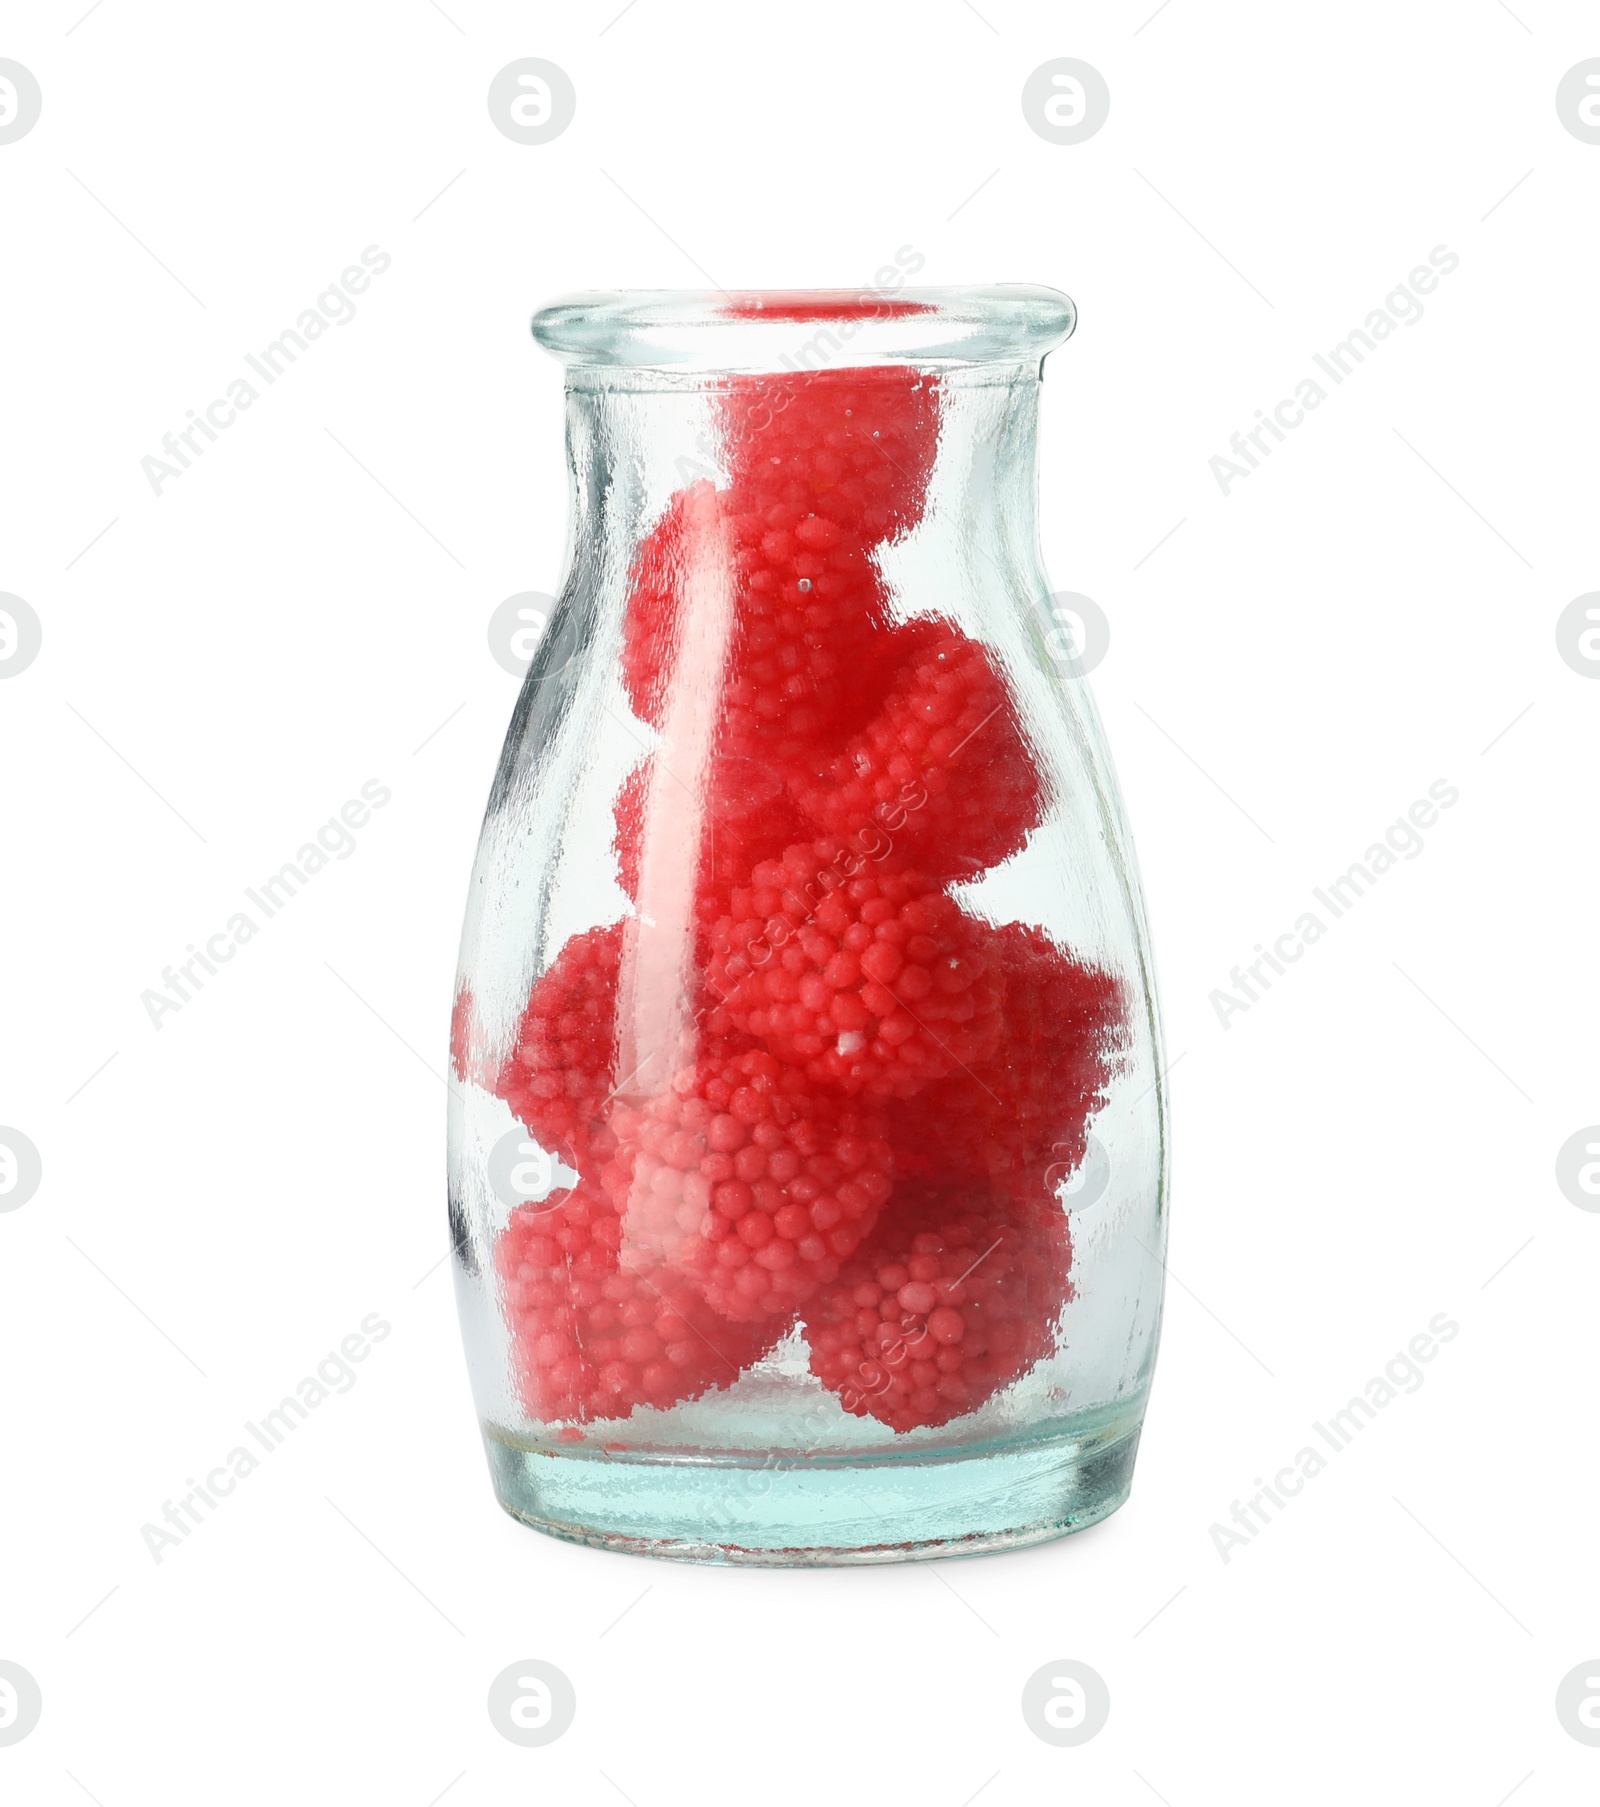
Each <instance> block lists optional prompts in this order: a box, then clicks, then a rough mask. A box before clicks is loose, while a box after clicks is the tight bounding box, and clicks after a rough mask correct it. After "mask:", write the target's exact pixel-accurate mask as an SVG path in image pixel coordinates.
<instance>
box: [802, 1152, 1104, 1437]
mask: <svg viewBox="0 0 1600 1807" xmlns="http://www.w3.org/2000/svg"><path fill="white" fill-rule="evenodd" d="M1071 1263H1072V1245H1071V1240H1070V1237H1069V1235H1068V1231H1067V1219H1066V1216H1065V1214H1064V1213H1063V1212H1062V1211H1061V1209H1060V1207H1059V1206H1058V1205H1055V1204H1054V1202H1053V1201H1052V1202H1051V1203H1050V1204H1048V1205H1046V1204H1042V1203H1041V1204H1031V1203H1028V1204H1020V1203H1015V1202H1011V1201H1007V1200H1005V1199H1003V1198H1001V1197H999V1196H997V1195H996V1194H995V1193H993V1192H992V1191H983V1190H980V1189H978V1188H966V1187H960V1186H938V1185H927V1186H918V1185H916V1184H915V1183H914V1182H913V1183H910V1184H908V1185H905V1186H903V1187H901V1188H899V1189H897V1191H896V1193H895V1199H894V1203H893V1204H892V1206H891V1207H890V1209H889V1210H888V1211H886V1212H885V1213H884V1216H883V1218H882V1220H881V1222H880V1223H879V1225H878V1227H877V1228H876V1230H875V1231H874V1233H873V1235H872V1236H870V1237H869V1238H868V1239H867V1241H866V1242H865V1243H864V1244H863V1245H862V1247H861V1249H860V1251H859V1253H858V1254H857V1256H856V1257H855V1259H854V1260H853V1261H851V1262H848V1263H847V1264H846V1265H845V1267H844V1268H843V1269H842V1270H841V1272H840V1274H839V1278H838V1279H837V1281H835V1282H834V1283H833V1285H831V1286H829V1287H826V1288H824V1290H823V1292H822V1294H821V1295H820V1297H819V1298H818V1300H817V1302H816V1304H815V1306H814V1307H813V1308H812V1309H811V1311H810V1312H808V1314H807V1334H808V1338H809V1341H810V1344H811V1368H812V1372H813V1373H814V1374H815V1375H816V1376H817V1378H818V1379H819V1380H820V1381H821V1382H822V1384H823V1385H824V1386H825V1387H827V1388H828V1389H829V1390H830V1391H831V1392H834V1393H836V1394H837V1395H838V1398H839V1403H840V1404H841V1405H842V1406H843V1407H844V1409H845V1410H846V1411H847V1412H852V1413H854V1414H855V1415H856V1416H858V1417H862V1416H870V1417H873V1418H878V1419H881V1420H882V1421H883V1422H884V1423H885V1424H887V1425H889V1426H890V1427H891V1428H892V1429H894V1430H897V1431H907V1430H914V1429H916V1428H918V1427H921V1426H927V1425H939V1424H946V1423H948V1422H949V1421H950V1419H952V1418H958V1417H960V1416H961V1415H962V1413H964V1412H969V1411H971V1410H973V1409H974V1408H975V1407H976V1406H979V1405H982V1404H983V1402H984V1401H985V1400H986V1399H989V1398H990V1397H992V1396H993V1395H994V1394H995V1393H996V1392H998V1391H999V1390H1000V1389H1001V1388H1002V1387H1005V1386H1009V1385H1010V1384H1011V1382H1012V1381H1014V1380H1016V1379H1018V1378H1019V1377H1020V1376H1021V1375H1023V1374H1025V1373H1026V1372H1027V1370H1028V1369H1029V1368H1030V1367H1032V1366H1033V1364H1034V1363H1035V1362H1036V1361H1038V1360H1039V1358H1040V1357H1041V1356H1043V1355H1046V1354H1048V1353H1049V1349H1050V1345H1051V1341H1052V1337H1053V1333H1054V1329H1055V1321H1056V1318H1057V1317H1058V1315H1059V1313H1060V1310H1061V1307H1062V1305H1063V1303H1064V1302H1065V1300H1066V1297H1067V1288H1068V1281H1067V1276H1068V1271H1069V1269H1070V1267H1071Z"/></svg>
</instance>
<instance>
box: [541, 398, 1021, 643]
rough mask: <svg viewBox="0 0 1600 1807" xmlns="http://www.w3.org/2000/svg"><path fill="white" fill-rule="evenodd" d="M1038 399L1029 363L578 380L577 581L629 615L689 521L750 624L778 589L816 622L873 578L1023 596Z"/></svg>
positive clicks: (574, 442) (574, 402)
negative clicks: (632, 597) (1017, 591)
mask: <svg viewBox="0 0 1600 1807" xmlns="http://www.w3.org/2000/svg"><path fill="white" fill-rule="evenodd" d="M1038 398H1039V369H1038V365H1037V364H1036V363H1033V362H1029V363H1026V364H1015V363H1013V364H995V365H976V366H974V365H964V366H960V367H957V368H954V369H950V370H945V371H938V370H915V369H911V368H908V367H904V366H884V367H870V368H866V369H842V370H816V371H774V372H769V373H760V374H740V375H735V376H728V375H695V376H685V375H682V374H677V373H673V372H669V371H659V370H647V369H626V370H596V369H582V368H579V369H574V370H573V371H572V372H571V375H570V379H569V384H568V391H567V447H568V460H569V468H570V476H571V481H572V489H573V506H572V514H571V519H572V524H573V544H572V548H571V559H570V565H571V568H572V571H573V573H574V574H575V575H576V574H577V573H578V572H579V571H580V570H584V569H586V570H587V571H588V574H589V576H590V579H591V581H592V582H594V583H596V584H598V585H599V586H600V587H601V588H602V589H603V590H605V591H608V592H611V593H613V594H615V595H617V596H618V598H619V600H620V599H621V597H622V596H624V595H625V594H626V592H627V590H628V589H629V587H630V586H631V585H632V584H633V583H635V582H637V581H638V576H639V570H640V567H641V561H642V562H643V564H644V565H645V566H646V567H648V566H649V565H650V564H651V562H652V557H653V553H652V546H653V545H654V546H655V549H656V551H657V552H660V553H663V554H664V556H665V557H666V558H667V560H668V563H669V565H670V563H671V561H672V559H674V558H676V557H679V556H680V554H681V550H682V549H681V547H677V546H675V545H674V544H673V543H670V542H673V541H674V537H675V536H678V537H681V532H682V530H683V523H684V522H685V521H686V519H687V513H688V511H690V510H691V507H692V510H693V517H694V521H695V526H694V534H695V537H696V540H697V544H698V547H699V551H698V552H697V557H698V558H699V559H700V560H701V562H702V563H703V561H704V556H705V535H706V533H707V532H708V531H709V528H708V522H709V521H711V520H713V519H720V521H721V523H722V525H721V528H720V530H719V531H720V535H721V538H722V541H723V556H724V557H725V560H726V562H727V564H728V567H729V570H730V573H731V579H732V582H733V589H734V606H735V608H736V609H737V610H739V611H740V612H750V611H752V610H754V611H757V612H759V610H760V609H761V608H762V607H763V606H765V605H766V604H767V603H768V601H769V600H770V599H771V597H772V588H771V586H773V585H778V586H780V587H781V586H793V590H794V594H793V595H791V596H789V597H788V600H789V602H790V603H792V604H796V605H797V606H799V605H798V601H797V599H798V598H803V597H812V596H815V597H816V600H817V604H818V607H819V609H820V608H821V605H822V603H823V602H824V601H825V597H824V596H823V595H821V594H819V592H825V591H826V590H827V589H828V588H829V587H830V584H834V585H835V587H837V583H836V580H837V579H838V577H839V574H840V573H841V572H844V573H846V574H848V573H849V572H850V571H851V570H852V569H854V568H855V567H858V566H861V565H863V564H870V565H871V566H872V567H873V568H874V569H875V570H877V571H880V572H882V573H884V574H886V580H887V581H891V582H892V581H894V575H893V574H894V573H895V572H896V571H897V570H900V569H901V568H904V570H905V571H906V573H907V576H906V582H907V583H910V582H911V581H912V578H911V576H910V573H912V572H915V573H916V579H915V581H916V583H917V584H918V586H919V589H920V592H921V594H922V595H924V596H925V595H927V594H930V593H932V592H933V591H935V590H937V591H943V590H944V589H945V588H946V587H947V586H948V584H950V583H951V582H952V581H956V580H958V578H959V580H960V581H965V582H966V583H967V584H968V585H970V586H976V587H978V588H982V589H987V588H990V587H992V586H993V585H994V584H995V583H996V582H997V581H1000V580H1004V581H1005V582H1006V583H1007V584H1008V586H1010V587H1015V586H1016V585H1018V584H1021V585H1023V586H1025V587H1026V586H1030V585H1032V584H1034V583H1035V581H1036V578H1037V571H1038V554H1037V524H1036V492H1037V474H1036V454H1035V446H1036V432H1037V422H1038ZM708 496H709V497H713V498H714V499H715V510H714V511H713V513H712V514H709V515H708V513H707V502H706V498H707V497H708ZM674 521H676V522H677V523H678V525H677V526H676V527H674V526H672V525H670V523H672V522H674ZM663 536H665V540H666V541H667V542H669V543H666V544H663V543H662V542H663ZM657 562H658V563H659V560H658V561H657ZM802 585H803V586H805V588H803V589H802V588H801V586H802ZM906 603H907V606H908V607H909V609H910V612H918V609H919V607H920V606H925V605H922V604H920V603H919V598H918V597H917V596H911V595H908V596H907V598H906ZM821 614H822V617H824V618H825V616H826V610H825V609H823V610H821Z"/></svg>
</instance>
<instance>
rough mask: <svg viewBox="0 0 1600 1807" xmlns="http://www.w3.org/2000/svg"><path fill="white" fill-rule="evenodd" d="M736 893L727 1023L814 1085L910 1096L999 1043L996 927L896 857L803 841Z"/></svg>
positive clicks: (715, 987)
mask: <svg viewBox="0 0 1600 1807" xmlns="http://www.w3.org/2000/svg"><path fill="white" fill-rule="evenodd" d="M750 877H751V882H750V883H749V884H748V885H741V886H735V887H734V889H733V891H732V893H731V896H730V900H729V901H730V907H729V912H728V914H727V915H726V916H723V917H719V918H718V920H717V921H716V922H715V923H714V924H713V925H712V929H711V936H710V964H709V966H708V983H709V984H710V986H711V989H712V991H713V995H719V996H720V998H721V1002H720V1004H719V1005H718V1007H717V1008H716V1009H715V1010H714V1011H713V1012H712V1015H711V1019H710V1020H711V1022H712V1023H713V1024H714V1025H718V1024H722V1023H725V1024H726V1025H727V1026H728V1027H729V1028H731V1029H735V1030H739V1031H742V1032H743V1033H745V1034H749V1035H753V1036H754V1037H756V1038H757V1039H758V1040H759V1041H761V1042H763V1043H764V1044H765V1045H766V1046H767V1047H768V1048H770V1049H771V1050H772V1052H773V1053H774V1054H776V1055H777V1056H778V1057H779V1059H781V1060H783V1061H785V1062H787V1063H788V1064H790V1065H792V1066H795V1067H798V1068H800V1069H801V1070H802V1071H803V1072H804V1073H805V1074H806V1076H807V1078H808V1079H810V1080H811V1081H812V1082H813V1083H814V1084H816V1085H819V1086H826V1085H836V1086H839V1087H840V1088H842V1089H843V1090H844V1091H846V1092H852V1093H853V1092H862V1093H865V1094H866V1095H867V1096H869V1097H880V1098H891V1097H910V1096H913V1095H914V1094H915V1093H916V1092H918V1091H920V1090H921V1089H922V1087H924V1086H926V1085H927V1084H928V1083H929V1082H930V1081H932V1080H934V1079H940V1078H943V1077H944V1076H945V1075H947V1074H949V1073H952V1072H956V1071H959V1070H961V1069H962V1068H964V1067H969V1066H971V1065H972V1063H973V1062H975V1061H981V1060H983V1059H985V1058H987V1057H988V1055H990V1054H991V1053H992V1052H993V1051H994V1048H995V1046H996V1044H997V1043H998V1041H999V1038H1000V999H1001V976H1000V971H999V965H998V961H997V960H996V958H995V955H994V939H995V937H994V931H993V930H992V929H991V928H989V927H988V925H987V924H985V923H981V922H979V921H978V920H976V918H974V917H971V916H967V915H965V914H964V913H963V912H962V910H961V909H960V907H959V906H958V905H957V904H956V903H955V902H954V901H953V900H952V899H951V898H949V897H947V896H946V895H945V894H944V893H943V892H942V891H941V890H939V888H938V886H937V885H936V884H935V882H934V881H933V880H932V879H930V878H928V877H926V876H925V875H924V874H922V873H920V872H917V871H915V870H914V869H911V868H908V867H906V866H905V865H904V864H903V863H902V861H901V860H900V859H899V858H898V857H897V856H896V855H894V854H893V853H892V852H889V853H886V854H885V855H884V857H883V858H881V859H878V860H874V859H872V858H870V857H868V856H867V855H865V854H863V853H862V852H861V851H860V849H859V847H858V846H855V845H852V844H851V843H848V842H834V841H810V842H799V843H797V844H796V845H795V846H793V847H790V848H787V849H786V850H785V852H784V854H783V857H782V858H781V859H777V860H767V861H763V862H762V864H760V865H759V866H757V867H756V868H755V870H754V871H753V872H752V873H751V875H750Z"/></svg>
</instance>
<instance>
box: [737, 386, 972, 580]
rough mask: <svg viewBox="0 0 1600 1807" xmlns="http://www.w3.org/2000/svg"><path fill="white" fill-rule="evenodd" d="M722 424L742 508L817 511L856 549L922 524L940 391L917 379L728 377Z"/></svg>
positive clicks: (937, 422) (931, 465) (937, 432)
mask: <svg viewBox="0 0 1600 1807" xmlns="http://www.w3.org/2000/svg"><path fill="white" fill-rule="evenodd" d="M722 415H723V432H724V438H725V441H726V444H727V447H728V462H729V466H730V468H731V471H732V474H733V486H734V489H735V490H736V491H737V492H740V496H741V501H743V502H746V503H747V504H752V505H754V506H756V507H765V506H769V505H770V504H771V503H773V502H784V503H789V504H791V505H794V506H799V507H801V508H805V509H815V510H817V511H818V512H820V513H823V514H826V515H827V516H828V517H829V518H830V519H832V520H834V521H836V522H838V524H839V525H840V526H841V527H842V528H843V529H844V530H845V531H846V533H847V534H848V535H849V537H850V538H851V540H852V541H853V542H854V543H855V544H856V545H859V546H862V547H870V546H878V545H882V544H883V543H884V542H885V541H887V540H891V539H894V538H895V537H897V536H898V535H899V534H902V533H904V532H905V531H907V529H909V528H910V527H912V526H914V525H915V524H916V522H917V521H918V520H920V519H921V516H922V512H923V507H924V504H925V501H926V495H927V488H928V475H929V473H930V471H931V470H932V468H933V459H934V453H935V451H936V449H937V446H938V438H939V394H938V388H937V385H936V383H935V381H934V380H933V379H931V378H930V377H928V376H927V375H926V374H925V373H923V372H920V371H916V370H910V369H900V368H895V367H884V368H876V369H857V370H836V371H795V372H793V373H792V374H790V375H787V376H783V377H747V378H740V377H735V378H734V379H733V380H732V381H731V383H730V384H729V388H728V392H727V395H726V397H725V398H724V401H723V406H722Z"/></svg>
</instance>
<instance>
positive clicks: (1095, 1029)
mask: <svg viewBox="0 0 1600 1807" xmlns="http://www.w3.org/2000/svg"><path fill="white" fill-rule="evenodd" d="M995 943H996V952H997V955H998V961H999V965H1000V969H1001V971H1002V972H1003V974H1004V976H1005V1034H1004V1035H1003V1036H1002V1037H1001V1039H1000V1041H999V1043H998V1044H997V1045H996V1047H995V1048H994V1050H993V1052H992V1053H990V1054H989V1055H988V1056H987V1057H986V1058H985V1059H982V1060H978V1061H974V1062H973V1063H972V1064H971V1067H970V1070H966V1069H964V1070H960V1071H957V1072H954V1073H951V1074H948V1075H946V1076H945V1077H944V1078H942V1079H938V1080H935V1081H934V1082H933V1083H931V1084H930V1085H929V1086H928V1087H927V1088H926V1089H925V1090H924V1091H922V1092H920V1093H919V1094H918V1095H917V1096H916V1097H914V1098H910V1099H907V1100H905V1101H904V1102H902V1103H896V1104H895V1105H894V1106H893V1107H892V1108H891V1110H890V1114H889V1122H890V1139H891V1141H892V1142H893V1144H894V1149H895V1157H896V1162H897V1168H898V1171H900V1172H904V1173H915V1174H923V1175H926V1176H927V1177H928V1178H930V1179H943V1180H949V1179H957V1180H972V1181H987V1182H992V1183H994V1184H996V1185H999V1186H1002V1187H1003V1188H1004V1189H1005V1190H1007V1191H1008V1192H1010V1193H1011V1194H1013V1195H1015V1196H1021V1195H1023V1194H1024V1193H1031V1194H1033V1195H1034V1196H1036V1197H1037V1198H1039V1199H1041V1200H1044V1199H1046V1198H1049V1197H1050V1196H1051V1195H1053V1194H1054V1191H1055V1188H1056V1186H1057V1185H1058V1184H1059V1183H1060V1182H1061V1181H1062V1180H1064V1179H1066V1178H1068V1177H1069V1176H1070V1175H1071V1174H1072V1173H1074V1172H1075V1171H1076V1170H1077V1168H1078V1166H1079V1165H1080V1163H1081V1162H1082V1160H1083V1156H1084V1149H1085V1145H1086V1143H1087V1140H1088V1133H1089V1122H1090V1119H1091V1118H1092V1117H1093V1116H1094V1114H1095V1112H1096V1111H1097V1110H1099V1108H1100V1106H1101V1105H1102V1104H1103V1103H1104V1102H1105V1095H1106V1090H1107V1087H1108V1086H1109V1084H1110V1082H1111V1077H1112V1074H1113V1072H1114V1071H1115V1067H1116V1061H1117V1042H1118V1031H1119V1030H1120V1029H1121V1027H1122V1024H1123V1021H1124V1014H1123V1006H1122V995H1121V989H1120V987H1119V986H1118V984H1117V982H1116V980H1115V979H1114V978H1112V976H1111V975H1110V974H1109V973H1106V972H1102V971H1101V970H1099V969H1098V968H1096V967H1092V966H1085V965H1083V964H1082V963H1081V962H1079V961H1077V960H1075V959H1073V957H1072V956H1071V955H1070V954H1068V953H1065V952H1063V951H1062V949H1060V948H1059V947H1057V946H1056V944H1055V943H1054V942H1053V941H1051V940H1050V939H1049V938H1048V936H1046V935H1044V934H1043V933H1042V932H1041V931H1040V930H1038V929H1033V928H1028V927H1025V926H1024V925H1023V924H1021V923H1013V924H1011V925H1010V926H1008V927H1006V928H1003V929H999V930H997V931H996V932H995Z"/></svg>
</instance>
